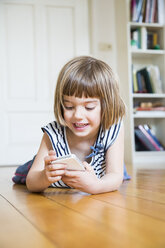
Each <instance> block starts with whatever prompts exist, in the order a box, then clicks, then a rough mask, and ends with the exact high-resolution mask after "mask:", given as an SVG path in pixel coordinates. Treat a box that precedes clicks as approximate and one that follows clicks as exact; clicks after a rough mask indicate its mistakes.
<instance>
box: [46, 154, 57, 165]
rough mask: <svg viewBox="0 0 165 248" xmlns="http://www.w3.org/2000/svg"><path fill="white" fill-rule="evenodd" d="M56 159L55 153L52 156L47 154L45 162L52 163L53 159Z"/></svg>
mask: <svg viewBox="0 0 165 248" xmlns="http://www.w3.org/2000/svg"><path fill="white" fill-rule="evenodd" d="M55 159H56V156H55V155H52V156H46V157H45V158H44V161H45V164H46V165H48V164H50V163H51V162H52V161H54V160H55Z"/></svg>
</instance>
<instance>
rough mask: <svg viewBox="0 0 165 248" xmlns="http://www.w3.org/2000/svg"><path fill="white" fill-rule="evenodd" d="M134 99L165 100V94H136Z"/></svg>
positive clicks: (133, 95)
mask: <svg viewBox="0 0 165 248" xmlns="http://www.w3.org/2000/svg"><path fill="white" fill-rule="evenodd" d="M132 97H133V98H165V93H162V94H157V93H147V94H145V93H134V94H132Z"/></svg>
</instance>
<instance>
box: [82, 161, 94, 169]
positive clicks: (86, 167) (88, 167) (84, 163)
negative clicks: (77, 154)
mask: <svg viewBox="0 0 165 248" xmlns="http://www.w3.org/2000/svg"><path fill="white" fill-rule="evenodd" d="M83 165H84V167H85V169H86V170H87V171H93V168H92V166H91V165H89V164H88V163H87V162H86V161H84V162H83Z"/></svg>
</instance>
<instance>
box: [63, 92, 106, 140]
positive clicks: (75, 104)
mask: <svg viewBox="0 0 165 248" xmlns="http://www.w3.org/2000/svg"><path fill="white" fill-rule="evenodd" d="M64 119H65V122H66V123H67V127H68V128H69V129H70V130H71V131H72V133H73V134H75V135H76V136H77V137H81V138H83V137H84V138H87V137H88V138H90V137H91V138H92V137H95V136H96V135H97V133H98V130H99V127H100V123H101V103H100V99H99V98H90V97H88V98H85V97H82V98H79V97H75V96H64Z"/></svg>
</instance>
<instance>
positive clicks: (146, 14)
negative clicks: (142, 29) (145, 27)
mask: <svg viewBox="0 0 165 248" xmlns="http://www.w3.org/2000/svg"><path fill="white" fill-rule="evenodd" d="M150 6H151V0H146V11H145V22H146V23H148V22H149V18H150Z"/></svg>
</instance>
